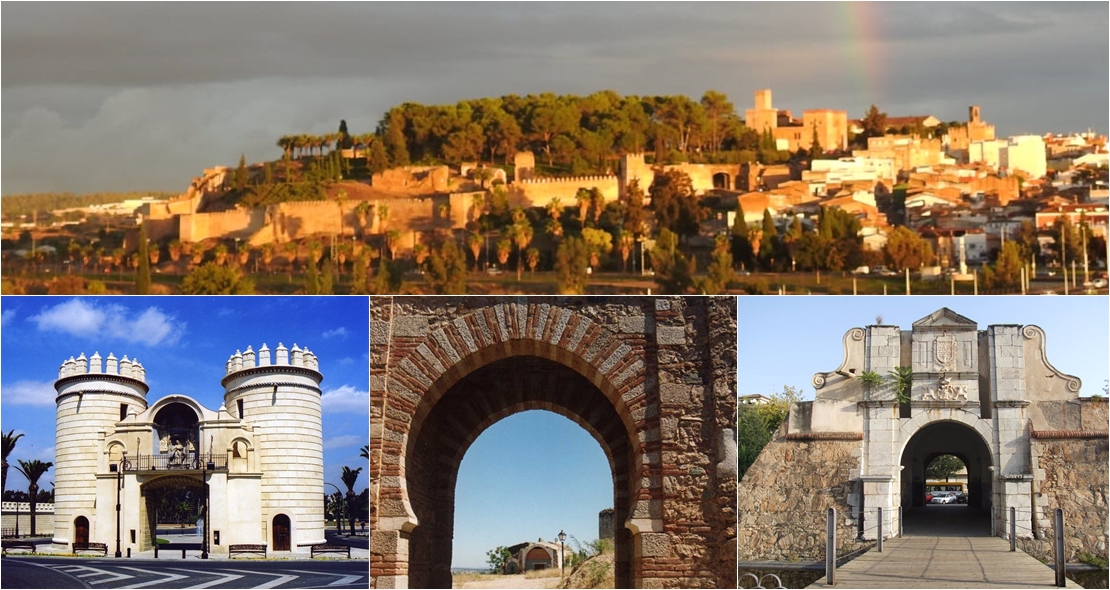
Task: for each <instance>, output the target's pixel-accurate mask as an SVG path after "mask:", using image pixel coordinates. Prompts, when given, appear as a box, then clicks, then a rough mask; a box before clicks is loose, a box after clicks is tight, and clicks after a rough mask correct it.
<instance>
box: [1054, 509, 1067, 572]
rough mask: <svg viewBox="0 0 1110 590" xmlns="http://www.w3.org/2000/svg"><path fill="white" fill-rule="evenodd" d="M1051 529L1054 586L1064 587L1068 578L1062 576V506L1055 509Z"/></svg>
mask: <svg viewBox="0 0 1110 590" xmlns="http://www.w3.org/2000/svg"><path fill="white" fill-rule="evenodd" d="M1053 529H1054V530H1053V531H1052V536H1053V537H1055V539H1053V541H1054V542H1053V547H1054V548H1055V549H1056V555H1055V558H1056V587H1058V588H1064V587H1066V586H1067V584H1068V580H1067V578H1065V577H1064V573H1065V571H1064V510H1063V509H1062V508H1057V509H1056V518H1055V526H1054V527H1053Z"/></svg>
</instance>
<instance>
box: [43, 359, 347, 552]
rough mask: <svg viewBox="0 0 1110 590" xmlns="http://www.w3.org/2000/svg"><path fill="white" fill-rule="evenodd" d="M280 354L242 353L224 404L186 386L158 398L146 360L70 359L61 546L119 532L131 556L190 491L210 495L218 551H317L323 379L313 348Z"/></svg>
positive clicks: (63, 417) (58, 443) (61, 434)
mask: <svg viewBox="0 0 1110 590" xmlns="http://www.w3.org/2000/svg"><path fill="white" fill-rule="evenodd" d="M273 353H274V355H273V358H272V359H271V351H270V349H269V348H267V346H266V345H265V344H263V345H262V347H261V348H259V349H258V351H257V352H256V351H254V350H252V349H251V348H250V347H247V350H246V352H242V353H241V352H239V351H236V352H235V354H234V355H232V356H231V358H229V359H228V361H227V365H226V373H225V377H224V378H223V380H222V381H221V385H222V386H223V388H224V398H223V403H222V404H221V405H220V407H219V408H218V409H216V410H212V409H209V408H205V407H204V406H202V405H201V404H199V403H197V402H196V401H195V400H193V399H192V398H190V397H188V396H185V395H179V394H171V395H167V396H165V397H163V398H161V399H159V400H158V401H156V402H154V403H153V404H149V405H148V403H147V392H148V391H149V387H148V385H147V383H146V370H145V369H144V368H143V366H142V364H140V363H139V361H138V359H128V358H127V357H126V356H124V357H123V358H122V359H118V360H117V359H116V357H115V356H114V355H113V354H109V355H108V357H107V359H103V361H102V359H101V357H100V355H99V353H94V354H93V356H92V357H91V358H87V359H86V358H85V355H84V354H83V353H82V354H81V355H80V356H78V357H77V358H76V359H74V358H73V357H70V358H69V360H67V361H65V362H64V363H62V366H61V368H60V370H59V371H58V380H57V381H56V382H55V383H54V388H55V390H57V397H56V403H57V416H56V428H57V432H56V440H55V459H54V469H55V505H54V516H55V520H54V538H53V544H54V548H55V549H56V550H59V551H69V550H70V549H71V548H72V547H73V545H82V544H87V543H90V542H91V543H104V544H106V545H108V547H109V549H110V550H114V549H115V548H116V540H117V539H119V543H120V544H119V549H120V550H121V551H123V552H127V551H130V550H134V551H144V550H147V549H150V548H152V547H153V546H154V543H155V540H156V538H157V524H158V513H157V512H158V506H159V503H160V500H161V497H162V495H163V494H165V493H167V492H170V491H173V490H181V489H187V490H190V491H193V492H195V493H197V494H198V496H199V497H201V498H205V497H206V498H207V499H208V501H207V507H206V512H207V518H205V519H204V520H205V521H206V523H207V525H206V526H205V527H204V528H205V529H206V530H204V531H203V534H204V535H205V536H206V538H207V540H208V543H209V552H210V553H216V554H220V553H222V554H225V555H226V554H227V552H228V546H229V545H232V544H263V543H265V544H267V545H268V548H269V551H270V552H284V551H291V552H307V551H308V550H309V545H313V544H319V543H324V542H325V538H324V507H323V500H322V498H323V493H324V489H323V488H324V479H323V434H322V417H321V406H320V396H321V391H320V382H321V381H322V380H323V376H322V375H321V374H320V372H319V363H318V362H317V359H316V356H315V355H314V354H313V353H312V352H311V351H309V350H308V349H307V348H303V349H302V348H299V347H298V346H297V345H296V344H294V345H293V348H292V349H287V348H285V346H283V345H281V344H278V347H277V348H276V349H274V351H273ZM117 498H118V500H117ZM117 501H118V502H119V504H120V514H119V516H118V519H117V514H116V509H115V506H116V503H117ZM117 522H118V524H117Z"/></svg>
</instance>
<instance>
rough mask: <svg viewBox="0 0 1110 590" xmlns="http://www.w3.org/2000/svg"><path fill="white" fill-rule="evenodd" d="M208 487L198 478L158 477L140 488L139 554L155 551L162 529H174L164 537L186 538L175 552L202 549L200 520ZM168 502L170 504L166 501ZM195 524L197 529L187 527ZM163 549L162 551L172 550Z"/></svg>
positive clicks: (167, 530)
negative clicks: (171, 535) (150, 550)
mask: <svg viewBox="0 0 1110 590" xmlns="http://www.w3.org/2000/svg"><path fill="white" fill-rule="evenodd" d="M206 491H207V486H206V485H205V483H204V482H203V481H202V480H201V478H200V474H199V473H198V474H197V475H196V476H192V475H185V474H174V475H164V476H157V477H154V478H153V479H149V480H147V481H145V482H143V483H142V484H141V485H140V487H139V496H140V502H139V551H147V550H149V549H152V548H154V545H155V544H156V543H157V542H158V534H159V526H160V525H175V526H171V528H168V529H164V530H163V532H164V533H165V534H176V535H179V536H182V537H183V536H184V535H186V534H188V535H189V536H190V537H195V538H196V541H192V540H191V539H188V538H184V537H183V538H182V539H178V541H177V542H171V543H170V545H171V546H172V547H176V548H185V549H200V547H201V543H202V539H201V535H203V527H202V526H201V525H200V523H199V521H198V519H200V518H201V517H203V514H204V501H205V499H206ZM167 500H168V501H167ZM189 524H194V525H196V527H195V528H191V527H189V526H188V525H189ZM169 548H171V547H170V546H164V547H163V549H169Z"/></svg>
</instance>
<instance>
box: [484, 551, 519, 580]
mask: <svg viewBox="0 0 1110 590" xmlns="http://www.w3.org/2000/svg"><path fill="white" fill-rule="evenodd" d="M512 558H513V554H512V553H509V548H508V547H504V546H501V547H497V548H496V549H490V550H489V551H486V562H487V563H489V572H490V573H491V574H500V573H502V571H501V568H503V567H505V564H506V563H508V562H509V560H510V559H512Z"/></svg>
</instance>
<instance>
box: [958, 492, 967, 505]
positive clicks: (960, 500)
mask: <svg viewBox="0 0 1110 590" xmlns="http://www.w3.org/2000/svg"><path fill="white" fill-rule="evenodd" d="M956 503H957V504H967V494H964V493H962V492H961V493H959V494H956Z"/></svg>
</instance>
